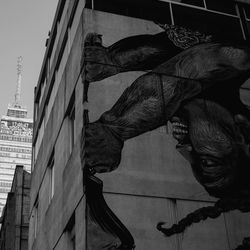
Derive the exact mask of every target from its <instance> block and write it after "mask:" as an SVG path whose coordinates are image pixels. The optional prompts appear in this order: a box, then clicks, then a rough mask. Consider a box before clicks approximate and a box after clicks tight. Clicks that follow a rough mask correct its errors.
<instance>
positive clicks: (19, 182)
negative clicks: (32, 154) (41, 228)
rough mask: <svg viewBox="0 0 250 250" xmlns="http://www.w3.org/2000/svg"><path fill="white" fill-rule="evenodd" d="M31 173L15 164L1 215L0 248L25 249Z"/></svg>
mask: <svg viewBox="0 0 250 250" xmlns="http://www.w3.org/2000/svg"><path fill="white" fill-rule="evenodd" d="M30 179H31V174H30V173H29V172H27V171H26V170H24V167H23V166H21V165H17V166H16V169H15V173H14V179H13V183H12V187H11V190H10V192H9V193H8V196H7V201H6V205H5V207H4V210H3V213H2V216H1V230H0V249H1V250H10V249H11V250H12V249H13V250H14V249H15V250H27V249H28V232H29V206H30Z"/></svg>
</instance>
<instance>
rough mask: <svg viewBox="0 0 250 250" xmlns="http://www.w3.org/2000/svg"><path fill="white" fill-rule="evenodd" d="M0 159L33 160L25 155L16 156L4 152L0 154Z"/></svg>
mask: <svg viewBox="0 0 250 250" xmlns="http://www.w3.org/2000/svg"><path fill="white" fill-rule="evenodd" d="M0 157H9V158H21V159H31V155H24V154H15V155H14V154H11V153H4V152H0Z"/></svg>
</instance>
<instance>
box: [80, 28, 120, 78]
mask: <svg viewBox="0 0 250 250" xmlns="http://www.w3.org/2000/svg"><path fill="white" fill-rule="evenodd" d="M81 66H83V69H82V81H87V82H94V81H100V80H102V79H104V78H106V77H109V76H112V75H115V74H117V73H119V67H118V65H116V63H114V62H113V60H112V58H111V56H110V55H109V53H108V50H107V48H105V47H104V46H103V45H102V36H101V35H99V34H97V33H89V34H87V36H86V38H85V41H84V50H83V54H82V59H81Z"/></svg>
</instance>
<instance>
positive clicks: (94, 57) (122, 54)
mask: <svg viewBox="0 0 250 250" xmlns="http://www.w3.org/2000/svg"><path fill="white" fill-rule="evenodd" d="M181 51H182V49H181V48H179V47H177V46H175V45H174V43H173V42H172V41H171V40H169V38H168V36H167V34H166V32H161V33H158V34H156V35H138V36H132V37H128V38H125V39H122V40H120V41H118V42H116V43H114V44H113V45H111V46H110V47H104V46H103V45H102V37H101V35H98V34H96V33H89V34H88V35H87V36H86V38H85V42H84V51H83V54H82V62H81V64H84V66H85V67H84V70H83V71H82V78H83V80H86V81H88V82H93V81H99V80H102V79H104V78H106V77H109V76H112V75H115V74H117V73H120V72H126V71H133V70H149V69H152V68H154V67H156V66H157V65H159V64H161V63H162V62H164V61H166V60H168V59H169V58H171V57H172V56H175V55H176V54H178V53H179V52H181Z"/></svg>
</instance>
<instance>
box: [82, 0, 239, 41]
mask: <svg viewBox="0 0 250 250" xmlns="http://www.w3.org/2000/svg"><path fill="white" fill-rule="evenodd" d="M192 6H195V7H192ZM197 6H198V7H199V8H197ZM85 7H86V8H90V9H95V10H100V11H104V12H109V13H114V14H119V15H125V16H130V17H136V18H142V19H145V20H151V21H154V22H156V23H169V24H170V23H172V24H175V25H179V26H184V27H188V28H191V29H194V30H199V31H200V32H203V33H206V34H211V35H214V36H216V37H217V38H223V39H227V38H229V37H230V38H232V34H234V37H235V38H238V39H242V38H243V31H242V28H241V23H240V17H239V16H238V15H237V11H236V3H235V2H233V1H218V0H162V1H161V0H136V1H135V0H107V1H106V2H105V4H103V1H102V0H87V1H86V6H85ZM225 13H226V14H225Z"/></svg>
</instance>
